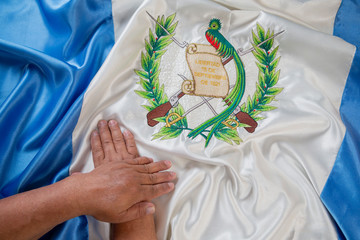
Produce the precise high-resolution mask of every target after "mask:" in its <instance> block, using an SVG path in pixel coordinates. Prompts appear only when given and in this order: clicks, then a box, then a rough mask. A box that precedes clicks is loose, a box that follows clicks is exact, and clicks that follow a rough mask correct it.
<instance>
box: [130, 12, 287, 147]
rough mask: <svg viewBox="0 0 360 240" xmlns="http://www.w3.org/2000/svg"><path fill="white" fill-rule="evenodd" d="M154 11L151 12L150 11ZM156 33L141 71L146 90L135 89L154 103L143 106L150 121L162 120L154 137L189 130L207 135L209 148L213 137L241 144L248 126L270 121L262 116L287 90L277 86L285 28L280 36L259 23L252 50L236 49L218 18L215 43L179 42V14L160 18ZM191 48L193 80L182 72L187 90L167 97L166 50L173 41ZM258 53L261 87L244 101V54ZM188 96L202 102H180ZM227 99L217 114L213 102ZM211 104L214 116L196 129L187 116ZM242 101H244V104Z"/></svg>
mask: <svg viewBox="0 0 360 240" xmlns="http://www.w3.org/2000/svg"><path fill="white" fill-rule="evenodd" d="M148 14H149V13H148ZM149 16H150V17H151V18H152V20H154V21H155V24H156V25H155V35H154V33H153V31H152V30H151V29H149V38H148V40H145V50H146V51H145V53H142V54H141V67H142V70H135V73H136V74H137V75H138V76H139V77H140V82H139V84H140V85H141V87H142V88H143V90H135V92H136V93H137V94H138V95H139V96H140V97H143V98H145V99H147V101H148V103H149V105H143V107H144V108H145V109H146V110H148V111H149V113H148V114H147V122H148V125H149V126H151V127H154V126H155V125H157V124H159V123H161V124H162V125H163V126H162V127H161V128H160V130H159V132H157V133H155V134H154V135H153V140H154V139H161V140H165V139H170V138H176V137H178V136H179V135H180V134H181V133H182V132H183V131H189V133H188V135H187V136H188V137H189V138H191V139H193V138H195V137H196V136H198V135H200V136H202V137H203V138H204V139H205V147H207V146H208V144H209V142H210V141H211V139H212V137H213V136H215V138H217V139H219V140H222V141H225V142H227V143H229V144H240V142H242V140H241V138H240V137H239V133H238V130H239V129H241V128H244V129H245V130H246V131H247V132H249V133H252V132H254V131H255V129H256V127H257V125H258V123H257V122H258V121H260V120H262V119H264V117H263V116H258V115H259V114H260V113H262V112H263V111H271V110H274V109H276V107H274V106H271V105H269V104H270V103H271V102H272V101H273V100H274V99H275V96H276V95H277V94H279V93H280V92H281V91H282V88H277V87H275V85H276V84H277V82H278V80H279V75H280V70H277V65H278V63H279V60H280V57H278V58H276V55H277V51H278V49H279V46H277V47H275V48H273V43H274V38H275V37H276V36H277V35H279V34H281V33H282V32H283V31H281V32H279V33H276V34H274V32H270V29H268V30H267V32H266V31H265V30H264V29H263V27H261V26H260V25H259V24H257V26H256V33H255V32H254V31H252V40H253V43H252V46H253V47H252V48H251V49H249V50H247V51H241V50H236V49H235V48H234V47H233V46H232V45H231V43H229V42H228V41H227V40H226V38H225V37H224V36H223V35H222V34H221V33H220V30H221V22H220V20H219V19H212V20H211V21H210V23H209V28H208V30H207V31H206V32H205V37H206V39H207V41H208V42H209V43H210V44H211V45H204V44H197V43H191V44H188V43H187V42H182V43H181V42H179V41H178V40H177V39H176V38H175V37H174V35H175V29H176V27H177V24H178V22H174V19H175V14H173V15H171V16H169V17H167V18H166V19H165V17H164V16H161V17H160V16H159V17H158V18H157V19H155V18H154V17H153V16H151V15H150V14H149ZM172 42H174V43H176V44H177V45H178V46H179V47H181V48H186V50H185V55H186V61H187V64H188V67H189V69H190V72H191V75H192V79H187V78H186V77H185V76H183V75H181V74H178V75H179V76H180V77H181V78H182V79H183V83H182V86H181V89H180V90H179V91H178V92H176V93H175V94H174V95H172V96H171V97H170V98H168V97H167V95H166V93H165V92H164V85H163V84H161V83H160V81H159V75H160V62H161V57H162V56H163V55H164V54H165V52H166V48H167V47H168V46H169V45H170V44H171V43H172ZM250 52H252V54H253V55H254V56H255V58H256V60H257V62H256V65H257V67H258V69H259V75H258V82H257V84H256V90H255V93H254V94H253V96H252V97H250V96H248V98H247V100H246V101H244V102H243V103H242V104H241V101H242V98H243V95H244V92H245V70H244V65H243V63H242V61H241V59H240V56H243V55H245V54H248V53H250ZM231 60H233V61H234V63H235V69H236V80H235V84H233V85H230V81H229V76H228V73H227V71H226V69H225V68H224V66H225V65H226V64H227V63H229V62H230V61H231ZM185 95H189V97H199V98H201V102H199V103H197V104H195V105H194V106H192V107H191V108H190V109H188V110H186V111H185V110H184V108H183V107H182V106H181V105H180V104H179V100H180V99H181V98H182V97H184V96H185ZM215 98H218V99H222V101H223V102H224V104H225V106H226V107H225V108H224V109H222V111H221V112H220V113H217V112H216V110H215V109H214V107H213V106H212V105H211V104H210V100H212V99H215ZM204 104H206V105H207V106H208V107H209V109H210V110H211V112H212V113H213V115H214V116H212V117H209V119H208V120H206V121H205V122H203V123H202V124H200V125H198V126H196V127H195V128H189V126H188V120H187V116H188V115H189V114H190V113H191V112H193V111H195V110H196V109H197V108H199V107H200V106H202V105H204ZM240 104H241V105H240Z"/></svg>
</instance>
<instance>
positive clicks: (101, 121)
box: [99, 120, 107, 126]
mask: <svg viewBox="0 0 360 240" xmlns="http://www.w3.org/2000/svg"><path fill="white" fill-rule="evenodd" d="M104 125H107V123H106V121H105V120H100V121H99V126H104Z"/></svg>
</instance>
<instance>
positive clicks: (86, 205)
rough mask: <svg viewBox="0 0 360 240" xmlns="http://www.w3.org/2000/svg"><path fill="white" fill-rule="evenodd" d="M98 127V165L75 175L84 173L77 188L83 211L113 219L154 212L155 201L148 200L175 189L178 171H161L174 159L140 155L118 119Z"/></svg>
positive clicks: (94, 149) (94, 145)
mask: <svg viewBox="0 0 360 240" xmlns="http://www.w3.org/2000/svg"><path fill="white" fill-rule="evenodd" d="M98 128H99V132H100V133H98V132H97V131H94V132H93V133H92V135H91V149H92V153H93V160H94V165H95V169H94V170H93V171H92V172H90V173H87V174H81V175H74V177H78V178H80V177H81V180H80V179H79V181H78V182H79V183H80V184H81V186H79V188H78V189H79V194H81V195H82V196H83V197H82V198H80V199H82V201H80V202H79V207H80V208H81V209H82V210H83V214H86V215H92V216H94V217H95V218H97V219H98V220H101V221H106V222H113V223H120V222H127V221H131V220H133V219H136V218H139V217H142V216H145V215H147V214H153V213H154V211H155V209H154V205H153V204H152V203H150V202H147V201H149V200H151V199H153V198H156V197H158V196H161V195H163V194H166V193H168V192H170V191H172V190H173V189H174V184H173V183H171V182H170V181H171V180H174V179H175V177H176V175H175V173H173V172H161V171H164V170H167V169H169V168H170V167H171V163H170V162H169V161H160V162H153V161H152V159H149V158H146V157H138V152H137V149H136V145H135V141H134V139H133V137H132V134H131V133H129V132H128V133H126V134H125V138H124V136H123V135H122V133H121V131H120V128H119V126H118V125H117V123H116V121H110V122H109V125H108V124H107V122H106V121H103V120H102V121H100V122H99V124H98ZM84 186H85V187H84ZM84 189H85V190H84Z"/></svg>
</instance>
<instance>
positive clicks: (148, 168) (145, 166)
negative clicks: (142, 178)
mask: <svg viewBox="0 0 360 240" xmlns="http://www.w3.org/2000/svg"><path fill="white" fill-rule="evenodd" d="M143 167H144V171H145V172H146V173H151V171H150V166H149V165H148V164H144V165H143Z"/></svg>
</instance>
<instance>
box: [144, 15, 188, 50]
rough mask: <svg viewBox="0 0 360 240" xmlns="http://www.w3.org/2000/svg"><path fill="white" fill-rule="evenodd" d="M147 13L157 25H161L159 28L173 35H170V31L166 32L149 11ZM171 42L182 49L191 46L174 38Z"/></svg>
mask: <svg viewBox="0 0 360 240" xmlns="http://www.w3.org/2000/svg"><path fill="white" fill-rule="evenodd" d="M146 13H147V14H148V15H149V16H150V18H151V19H152V20H153V21H154V22H155V23H156V24H157V25H159V27H161V28H162V30H164V31H165V32H166V33H167V34H168V35H171V34H170V33H169V31H168V30H166V28H164V26H163V25H161V24H160V23H159V22H158V20H156V19H155V18H154V17H153V16H152V15H151V14H150V13H149V12H148V11H146ZM171 40H173V42H174V43H176V44H177V45H178V46H179V47H181V48H185V47H187V46H188V45H189V44H188V43H187V42H185V41H184V42H182V43H181V42H180V41H178V40H177V39H176V38H175V37H174V36H172V37H171Z"/></svg>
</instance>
